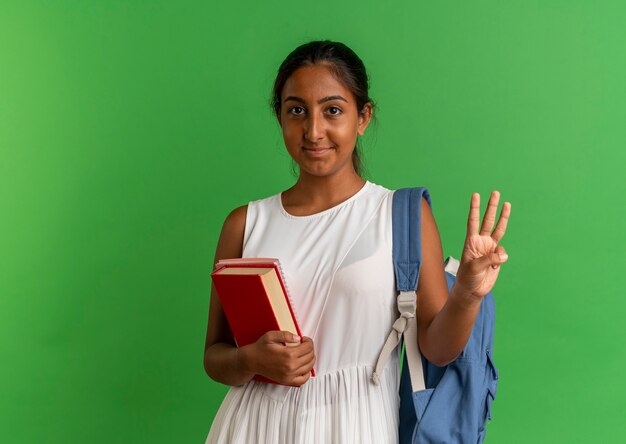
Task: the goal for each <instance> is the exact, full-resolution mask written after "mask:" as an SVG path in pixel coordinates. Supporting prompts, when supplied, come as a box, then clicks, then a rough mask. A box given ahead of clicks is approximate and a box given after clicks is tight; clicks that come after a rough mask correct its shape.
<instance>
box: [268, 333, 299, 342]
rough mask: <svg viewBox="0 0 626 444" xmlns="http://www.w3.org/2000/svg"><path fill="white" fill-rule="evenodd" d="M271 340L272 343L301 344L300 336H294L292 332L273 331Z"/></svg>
mask: <svg viewBox="0 0 626 444" xmlns="http://www.w3.org/2000/svg"><path fill="white" fill-rule="evenodd" d="M271 333H272V334H271V335H270V338H269V339H270V340H271V341H272V342H284V343H293V342H295V343H300V340H301V339H302V338H300V336H298V335H294V334H293V333H291V332H290V331H286V330H285V331H273V332H271Z"/></svg>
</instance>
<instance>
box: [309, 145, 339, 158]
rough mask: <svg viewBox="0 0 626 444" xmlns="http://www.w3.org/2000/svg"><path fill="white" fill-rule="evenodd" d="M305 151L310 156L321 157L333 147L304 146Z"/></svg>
mask: <svg viewBox="0 0 626 444" xmlns="http://www.w3.org/2000/svg"><path fill="white" fill-rule="evenodd" d="M302 149H303V150H304V151H306V153H307V154H308V155H310V156H313V157H319V156H323V155H324V154H326V153H329V152H330V151H331V150H332V149H333V148H306V147H302Z"/></svg>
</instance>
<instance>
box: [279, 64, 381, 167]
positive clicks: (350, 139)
mask: <svg viewBox="0 0 626 444" xmlns="http://www.w3.org/2000/svg"><path fill="white" fill-rule="evenodd" d="M371 114H372V107H371V104H369V103H367V104H366V105H365V106H364V108H363V111H362V112H361V113H359V112H358V111H357V105H356V101H355V99H354V96H353V95H352V92H351V91H350V90H349V89H348V88H347V87H346V86H345V85H344V84H343V83H341V82H340V81H339V80H337V79H336V78H335V77H334V76H333V75H332V74H331V72H330V71H329V70H328V68H327V67H325V66H324V65H314V66H307V67H303V68H299V69H298V70H296V71H295V72H294V73H293V74H292V75H291V77H289V78H288V79H287V81H286V82H285V86H284V87H283V90H282V94H281V108H280V116H278V118H279V122H280V126H281V127H282V130H283V138H284V140H285V146H286V147H287V151H289V154H290V155H291V157H293V159H294V160H295V161H296V162H297V163H298V165H299V166H300V174H301V175H302V174H303V173H306V174H310V175H313V176H330V175H335V174H337V173H346V172H347V173H350V172H353V171H354V167H353V165H352V151H353V150H354V145H355V143H356V138H357V134H358V135H361V136H362V135H363V133H364V132H365V129H366V128H367V125H368V124H369V121H370V118H371Z"/></svg>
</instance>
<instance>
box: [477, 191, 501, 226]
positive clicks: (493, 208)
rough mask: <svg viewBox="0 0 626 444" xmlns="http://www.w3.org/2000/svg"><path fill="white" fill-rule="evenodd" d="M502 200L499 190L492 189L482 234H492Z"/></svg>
mask: <svg viewBox="0 0 626 444" xmlns="http://www.w3.org/2000/svg"><path fill="white" fill-rule="evenodd" d="M499 201H500V193H499V192H498V191H492V192H491V196H490V197H489V203H488V204H487V210H486V211H485V216H484V218H483V223H482V225H481V227H480V235H481V236H485V235H486V236H488V235H490V234H491V230H492V229H493V224H494V222H495V220H496V212H497V210H498V202H499Z"/></svg>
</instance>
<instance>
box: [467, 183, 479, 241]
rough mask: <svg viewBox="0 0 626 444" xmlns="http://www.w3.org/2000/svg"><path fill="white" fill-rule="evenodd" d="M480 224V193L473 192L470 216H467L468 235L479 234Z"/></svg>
mask: <svg viewBox="0 0 626 444" xmlns="http://www.w3.org/2000/svg"><path fill="white" fill-rule="evenodd" d="M479 226H480V194H478V193H472V199H471V200H470V211H469V217H468V218H467V236H468V237H469V236H471V235H473V234H478V227H479Z"/></svg>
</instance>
